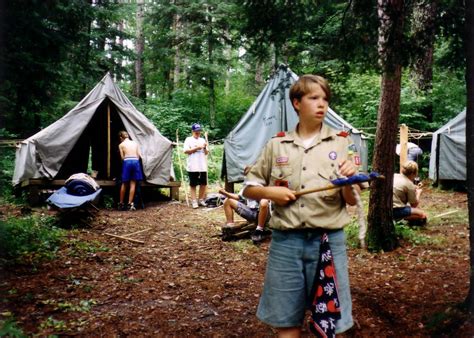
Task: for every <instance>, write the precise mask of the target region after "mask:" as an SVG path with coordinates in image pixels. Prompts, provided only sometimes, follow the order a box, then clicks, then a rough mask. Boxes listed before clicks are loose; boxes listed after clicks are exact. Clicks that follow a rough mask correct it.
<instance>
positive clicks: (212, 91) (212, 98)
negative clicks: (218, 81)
mask: <svg viewBox="0 0 474 338" xmlns="http://www.w3.org/2000/svg"><path fill="white" fill-rule="evenodd" d="M208 24H209V34H208V38H207V52H208V58H209V68H210V71H209V73H208V77H209V80H208V83H209V118H210V122H211V128H214V127H215V126H216V88H215V81H214V74H213V72H212V68H213V66H214V54H213V53H214V44H213V40H212V39H213V37H212V35H213V29H212V16H211V14H210V13H209V14H208Z"/></svg>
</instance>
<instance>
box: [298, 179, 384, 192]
mask: <svg viewBox="0 0 474 338" xmlns="http://www.w3.org/2000/svg"><path fill="white" fill-rule="evenodd" d="M384 178H385V176H383V175H380V176H377V177H375V178H373V179H368V180H367V181H365V182H368V181H371V180H374V179H384ZM358 183H362V182H357V183H350V184H349V183H348V184H340V185H334V184H329V185H327V186H325V187H320V188H311V189H304V190H300V191H296V192H295V196H296V197H300V196H302V195H307V194H311V193H313V192H320V191H325V190H331V189H336V188H341V187H344V186H346V185H352V184H358Z"/></svg>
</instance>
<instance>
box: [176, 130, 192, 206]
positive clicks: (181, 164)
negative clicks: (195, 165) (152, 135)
mask: <svg viewBox="0 0 474 338" xmlns="http://www.w3.org/2000/svg"><path fill="white" fill-rule="evenodd" d="M176 151H177V152H178V163H179V172H180V174H181V181H182V182H183V187H184V196H185V197H186V205H187V206H188V207H189V198H188V188H187V186H186V180H185V179H184V176H183V163H182V162H181V156H180V152H179V129H176Z"/></svg>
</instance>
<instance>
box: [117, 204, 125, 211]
mask: <svg viewBox="0 0 474 338" xmlns="http://www.w3.org/2000/svg"><path fill="white" fill-rule="evenodd" d="M117 210H118V211H124V210H126V209H125V204H123V203H119V204H118V206H117Z"/></svg>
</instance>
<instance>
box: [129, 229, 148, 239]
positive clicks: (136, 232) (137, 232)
mask: <svg viewBox="0 0 474 338" xmlns="http://www.w3.org/2000/svg"><path fill="white" fill-rule="evenodd" d="M148 230H151V228H147V229H143V230H140V231H135V232H132V233H131V234H126V235H123V237H130V236H132V235H136V234H140V233H142V232H145V231H148Z"/></svg>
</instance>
